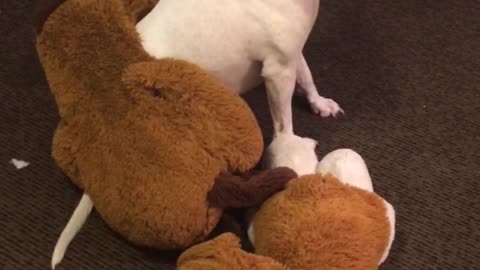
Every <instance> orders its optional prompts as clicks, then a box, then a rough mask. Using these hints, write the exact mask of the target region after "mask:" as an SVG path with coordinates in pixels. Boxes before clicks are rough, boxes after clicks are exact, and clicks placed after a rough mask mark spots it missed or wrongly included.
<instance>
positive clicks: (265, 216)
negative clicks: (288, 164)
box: [249, 149, 395, 270]
mask: <svg viewBox="0 0 480 270" xmlns="http://www.w3.org/2000/svg"><path fill="white" fill-rule="evenodd" d="M294 169H295V168H294ZM394 229H395V211H394V209H393V207H392V206H391V205H390V204H389V203H388V202H387V201H385V200H384V199H383V198H382V197H380V196H379V195H377V194H376V193H374V191H373V186H372V182H371V178H370V174H369V172H368V169H367V166H366V163H365V161H364V160H363V158H362V157H361V156H360V155H359V154H358V153H356V152H354V151H353V150H350V149H339V150H335V151H333V152H331V153H329V154H328V155H326V156H325V157H324V158H323V159H322V160H321V161H320V162H319V163H318V165H317V168H316V174H311V175H304V176H301V177H299V178H297V179H294V180H292V181H290V182H289V184H288V187H287V189H285V190H284V191H281V192H279V193H277V194H276V195H274V196H273V197H272V198H270V199H269V200H267V201H266V202H265V203H264V204H263V205H262V207H261V208H260V210H259V211H258V212H257V213H256V214H255V216H254V218H253V222H252V224H251V225H250V231H249V235H250V238H251V241H252V242H253V243H254V246H255V253H256V254H259V255H264V256H269V257H272V258H274V259H276V260H277V261H279V262H281V263H283V264H285V265H287V266H288V267H289V268H290V269H302V270H314V269H322V270H334V269H343V270H374V269H377V268H378V266H379V265H380V264H381V263H383V262H384V261H385V259H386V257H387V256H388V253H389V251H390V247H391V245H392V242H393V239H394V235H395V230H394Z"/></svg>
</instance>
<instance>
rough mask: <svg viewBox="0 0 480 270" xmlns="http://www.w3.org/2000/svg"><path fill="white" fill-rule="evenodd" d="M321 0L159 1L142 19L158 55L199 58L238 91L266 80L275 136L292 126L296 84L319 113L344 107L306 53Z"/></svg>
mask: <svg viewBox="0 0 480 270" xmlns="http://www.w3.org/2000/svg"><path fill="white" fill-rule="evenodd" d="M319 4H320V0H160V2H159V3H158V4H157V5H156V6H155V8H154V9H153V10H152V11H151V12H150V13H149V14H147V16H146V17H145V18H143V19H142V20H141V21H140V22H139V23H138V24H137V31H138V33H139V34H140V38H141V40H142V44H143V47H144V49H145V50H146V51H147V52H148V53H149V54H150V55H152V56H153V57H156V58H164V57H174V58H177V59H182V60H186V61H189V62H192V63H195V64H197V65H199V66H201V67H202V68H204V69H205V70H207V71H209V72H210V73H211V74H212V75H214V76H215V77H216V78H217V79H218V80H220V81H221V82H223V83H224V84H225V85H226V86H227V87H229V88H230V89H232V90H233V91H235V92H236V93H238V94H242V93H244V92H246V91H248V90H250V89H252V88H254V87H256V86H257V85H259V84H260V83H262V81H264V82H265V84H266V88H267V95H268V101H269V104H270V111H271V115H272V120H273V126H274V136H276V135H278V134H280V133H293V125H292V108H291V100H292V96H293V93H294V89H295V86H296V83H298V85H299V86H300V88H301V92H302V93H303V94H304V95H305V96H306V97H307V98H308V101H309V103H310V105H311V109H312V111H313V112H314V113H316V114H320V115H321V116H323V117H327V116H330V115H333V116H335V115H336V114H337V113H339V112H342V109H341V108H340V107H339V105H338V104H337V103H336V102H334V101H333V100H331V99H327V98H324V97H322V96H320V95H319V94H318V91H317V89H316V87H315V84H314V82H313V78H312V74H311V72H310V69H309V67H308V65H307V62H306V61H305V58H304V56H303V54H302V50H303V47H304V45H305V42H306V40H307V38H308V36H309V34H310V32H311V30H312V27H313V25H314V23H315V21H316V18H317V14H318V9H319Z"/></svg>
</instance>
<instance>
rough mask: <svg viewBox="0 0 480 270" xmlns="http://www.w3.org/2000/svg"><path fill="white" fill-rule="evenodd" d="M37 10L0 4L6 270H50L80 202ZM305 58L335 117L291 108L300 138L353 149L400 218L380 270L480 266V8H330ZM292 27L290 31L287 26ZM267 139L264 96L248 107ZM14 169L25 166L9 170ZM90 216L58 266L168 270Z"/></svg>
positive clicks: (1, 231)
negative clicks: (39, 52) (338, 111)
mask: <svg viewBox="0 0 480 270" xmlns="http://www.w3.org/2000/svg"><path fill="white" fill-rule="evenodd" d="M31 2H32V1H31V0H2V1H0V148H1V150H0V181H1V185H0V269H2V270H17V269H47V268H48V267H49V265H50V258H51V254H52V249H53V246H54V244H55V241H56V239H57V237H58V236H59V234H60V232H61V230H62V228H63V226H64V225H65V224H66V222H67V220H68V219H69V217H70V214H71V213H72V211H73V209H74V208H75V206H76V203H77V202H78V200H79V199H80V195H81V194H80V191H78V190H76V189H75V188H74V186H73V185H72V184H71V183H70V181H69V180H68V179H67V178H66V177H65V176H64V175H63V174H62V172H61V171H60V170H59V169H58V167H57V166H56V165H55V163H54V162H53V160H52V158H51V157H50V146H51V140H52V134H53V131H54V129H55V127H56V124H57V122H58V114H57V111H56V105H55V102H54V99H53V97H52V96H51V94H50V92H49V89H48V86H47V84H46V80H45V77H44V75H43V72H42V69H41V67H40V65H39V63H38V59H37V57H36V52H35V50H34V46H33V34H32V31H31V29H30V26H29V24H28V22H29V18H30V17H31ZM321 6H322V7H321V11H320V17H319V19H318V23H317V24H316V27H315V29H314V31H313V33H312V35H311V37H310V39H309V40H308V43H307V46H306V48H305V55H306V58H307V61H308V62H309V63H310V67H311V69H312V72H313V75H314V78H315V81H316V83H317V84H318V87H319V91H320V92H321V94H322V95H324V96H328V97H331V98H334V99H335V100H336V101H338V103H340V104H341V106H342V107H343V108H344V109H345V111H346V115H345V116H343V117H340V118H338V119H333V118H327V119H321V118H319V117H317V116H314V115H312V114H311V113H310V112H309V109H308V106H307V103H306V102H305V101H304V100H303V98H295V100H294V126H295V130H296V132H297V133H298V134H299V135H302V136H309V137H312V138H315V139H317V140H318V141H319V142H320V144H319V146H318V154H319V155H320V156H322V155H324V154H326V153H327V152H329V151H331V150H333V149H336V148H339V147H348V148H353V149H355V150H357V151H358V152H360V153H361V154H362V155H363V156H364V157H365V159H366V160H367V162H368V165H369V168H370V170H371V173H372V176H373V180H374V185H375V187H376V189H377V191H378V193H379V194H381V195H382V196H384V197H385V198H386V199H387V200H389V201H390V202H391V203H392V204H393V205H394V206H395V208H396V210H397V222H398V224H397V235H396V241H395V243H394V245H393V250H392V253H391V255H390V257H389V259H388V260H387V262H386V264H385V265H383V266H382V267H381V269H383V270H387V269H388V270H396V269H402V270H404V269H421V270H429V269H432V270H433V269H449V270H451V269H471V270H473V269H479V268H478V267H479V265H480V195H479V194H480V16H479V15H480V2H479V1H477V0H462V1H452V0H424V1H417V0H404V1H382V0H364V1H348V0H335V1H334V0H325V1H322V4H321ZM292 23H294V22H292ZM245 98H246V100H247V101H248V102H249V104H250V105H251V107H252V109H253V110H254V112H255V113H256V115H257V116H258V120H259V122H260V124H261V126H262V129H263V131H264V132H265V136H266V140H267V141H268V140H269V136H270V134H271V121H270V116H269V112H268V106H267V101H266V96H265V91H264V89H258V90H257V91H254V92H251V93H249V94H247V95H246V96H245ZM12 158H17V159H21V160H25V161H28V162H30V166H28V167H27V168H24V169H22V170H16V169H15V167H14V166H13V165H11V164H9V161H10V160H11V159H12ZM174 261H175V254H170V253H163V252H152V251H149V252H146V251H144V250H141V249H138V248H135V247H133V246H132V245H130V244H128V243H127V242H125V241H124V240H122V239H120V238H119V237H117V236H116V235H115V234H114V233H112V231H111V230H110V229H109V228H108V227H107V226H106V225H105V224H104V223H103V222H102V220H101V219H100V218H99V216H98V215H97V214H95V213H94V214H93V215H92V216H91V217H90V218H89V220H88V222H87V224H86V225H85V227H84V229H83V230H82V231H81V233H80V234H79V235H78V237H77V238H76V239H75V240H74V242H73V243H72V245H71V247H70V249H69V250H68V252H67V255H66V257H65V260H64V262H63V263H62V264H61V265H60V266H59V267H58V269H70V270H75V269H117V270H120V269H136V270H141V269H156V270H160V269H174V266H173V263H174Z"/></svg>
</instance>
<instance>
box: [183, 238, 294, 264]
mask: <svg viewBox="0 0 480 270" xmlns="http://www.w3.org/2000/svg"><path fill="white" fill-rule="evenodd" d="M177 269H178V270H287V267H285V266H283V265H282V264H280V263H278V262H275V261H274V260H273V259H271V258H268V257H263V256H258V255H254V254H250V253H247V252H245V251H243V250H242V249H241V248H240V241H239V239H238V238H237V237H235V236H234V235H232V234H229V233H226V234H223V235H220V236H218V237H217V238H215V239H213V240H211V241H208V242H205V243H202V244H199V245H197V246H194V247H192V248H190V249H189V250H187V251H185V252H184V253H183V254H182V255H181V256H180V258H179V259H178V263H177Z"/></svg>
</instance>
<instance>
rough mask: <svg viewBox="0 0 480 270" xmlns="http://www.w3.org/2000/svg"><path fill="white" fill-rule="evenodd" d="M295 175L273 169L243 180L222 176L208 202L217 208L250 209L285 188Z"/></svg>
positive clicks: (216, 181) (233, 176) (232, 176)
mask: <svg viewBox="0 0 480 270" xmlns="http://www.w3.org/2000/svg"><path fill="white" fill-rule="evenodd" d="M296 177H297V174H296V173H295V172H294V171H293V170H291V169H289V168H275V169H272V170H268V171H264V172H261V173H259V174H257V175H254V176H252V177H251V178H250V179H249V180H245V179H243V178H242V177H240V176H236V175H223V176H219V177H217V178H216V179H215V184H214V186H213V188H212V190H210V192H209V193H208V195H207V200H208V202H209V203H210V204H211V205H212V206H214V207H218V208H229V207H233V208H241V207H252V206H256V205H259V204H261V203H262V202H263V201H264V200H266V199H267V198H269V197H270V196H272V195H273V194H275V193H276V192H278V191H280V190H282V189H284V188H285V186H286V184H287V182H288V181H290V180H291V179H293V178H296Z"/></svg>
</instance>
